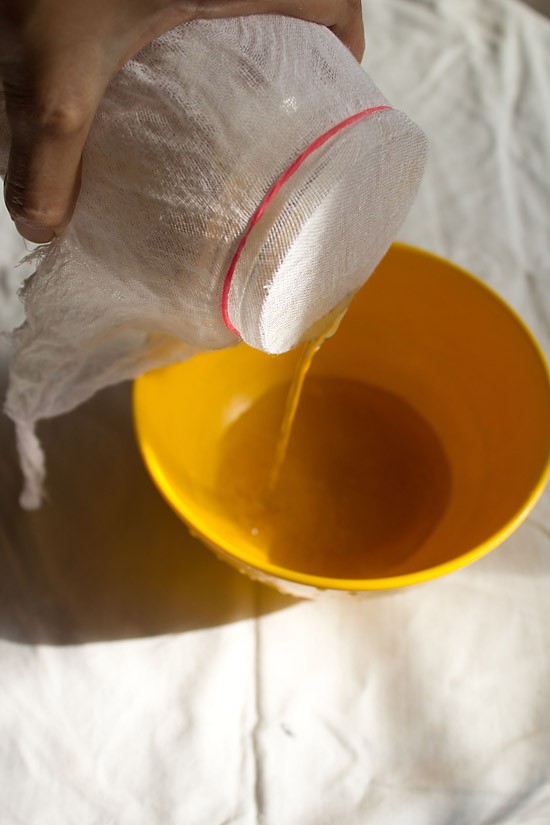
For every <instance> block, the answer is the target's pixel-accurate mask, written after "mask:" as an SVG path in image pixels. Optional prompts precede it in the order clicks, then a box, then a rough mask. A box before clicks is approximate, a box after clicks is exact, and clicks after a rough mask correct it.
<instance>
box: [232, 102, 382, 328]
mask: <svg viewBox="0 0 550 825" xmlns="http://www.w3.org/2000/svg"><path fill="white" fill-rule="evenodd" d="M391 108H392V107H391V106H372V107H371V108H370V109H364V110H363V111H362V112H358V113H357V114H356V115H352V116H351V117H348V118H346V120H342V121H341V123H337V124H336V126H333V127H332V129H329V130H328V132H325V133H324V134H323V135H320V137H318V138H316V139H315V140H314V141H313V143H311V144H310V145H309V146H308V147H307V149H304V151H303V152H302V153H301V154H300V155H298V157H297V158H296V159H295V160H294V161H293V162H292V163H291V164H290V166H289V167H288V168H287V169H285V171H284V172H283V174H282V175H281V176H280V177H279V178H278V180H276V181H275V183H274V184H273V186H272V187H271V189H270V190H269V192H268V193H267V195H266V196H265V198H264V199H263V201H262V202H261V203H260V205H259V206H258V208H257V209H256V211H255V212H254V214H253V215H252V217H251V218H250V221H249V222H248V226H247V227H246V230H245V232H244V235H243V236H242V238H241V240H240V241H239V245H238V247H237V249H236V250H235V254H234V255H233V258H232V260H231V263H230V265H229V269H228V270H227V272H226V275H225V279H224V282H223V291H222V316H223V322H224V324H225V326H226V327H227V328H228V329H229V330H230V331H231V332H234V333H235V335H239V331H238V330H237V329H235V327H234V326H233V324H232V323H231V319H230V318H229V309H228V304H229V290H230V289H231V282H232V281H233V276H234V274H235V269H236V268H237V264H238V262H239V258H240V257H241V254H242V251H243V249H244V247H245V244H246V242H247V240H248V236H249V235H250V233H251V232H252V230H253V229H254V227H255V226H256V224H257V223H258V221H259V220H260V218H261V217H262V215H263V214H264V212H265V210H266V209H267V207H268V206H269V204H270V203H271V201H272V200H273V198H274V197H275V196H276V195H277V193H278V192H279V191H280V190H281V188H282V187H283V186H284V185H285V183H286V182H287V180H289V178H291V177H292V175H293V174H294V173H295V172H297V171H298V169H299V168H300V166H301V165H302V163H303V162H304V161H305V160H306V158H308V157H309V156H310V155H311V154H313V152H315V151H316V150H317V149H320V148H321V146H323V144H325V143H326V142H327V140H330V138H331V137H333V136H334V135H336V134H337V133H338V132H340V131H341V130H342V129H345V128H346V126H351V125H352V124H353V123H356V122H357V121H358V120H361V119H362V118H364V117H369V115H373V114H374V113H375V112H381V111H383V110H384V109H391Z"/></svg>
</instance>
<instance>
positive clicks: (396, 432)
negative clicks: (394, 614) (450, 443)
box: [217, 313, 450, 578]
mask: <svg viewBox="0 0 550 825" xmlns="http://www.w3.org/2000/svg"><path fill="white" fill-rule="evenodd" d="M342 315H343V313H340V315H339V316H338V317H336V318H333V319H332V322H331V323H330V324H329V325H328V328H327V326H326V325H325V328H324V330H321V331H317V335H316V337H315V338H314V340H312V341H311V343H309V344H307V345H306V346H305V348H304V351H303V353H302V355H301V357H300V359H299V361H298V363H297V365H296V367H295V371H294V375H293V377H292V379H291V382H290V385H289V384H287V385H276V386H274V387H273V388H272V389H271V390H269V391H268V392H267V393H266V394H265V395H264V396H262V397H260V398H259V399H258V400H257V401H256V403H254V404H253V405H252V406H251V407H250V408H249V409H248V410H247V411H245V412H244V413H243V414H242V415H241V416H240V417H239V418H238V419H237V420H236V421H235V422H234V424H233V425H232V426H231V427H230V428H229V429H228V430H227V432H226V437H225V440H224V443H223V450H222V454H221V462H220V472H219V477H218V483H217V488H218V490H219V503H220V505H221V507H222V508H223V509H224V510H225V512H226V513H227V516H228V518H230V519H231V521H232V522H233V523H234V524H238V525H239V527H240V529H242V531H243V535H246V536H248V537H249V539H248V540H250V537H253V538H252V540H253V543H254V546H255V548H256V551H257V552H258V554H260V555H262V556H263V557H267V558H269V559H270V561H272V562H273V563H275V564H279V565H281V566H283V567H289V568H290V569H293V570H299V571H302V572H306V573H313V574H317V575H327V576H335V577H339V578H360V577H367V576H371V575H378V574H380V573H381V572H382V571H384V572H386V571H388V570H396V569H401V568H402V566H403V565H404V564H406V563H407V559H408V558H409V557H410V556H411V554H412V553H414V552H415V549H416V548H417V547H419V546H420V545H421V544H422V542H423V541H424V540H425V538H426V536H427V535H429V534H430V532H431V531H432V529H433V528H434V525H435V524H437V522H438V520H439V518H440V516H441V513H442V512H443V511H444V509H445V507H446V502H447V500H448V496H449V489H450V486H449V485H450V476H449V470H448V465H447V462H446V457H445V455H444V453H443V452H442V450H441V446H440V442H439V440H438V438H437V436H436V435H435V434H434V433H433V431H432V430H431V428H430V427H429V426H428V425H427V423H426V422H425V421H424V420H423V419H422V418H420V416H419V415H418V414H417V413H416V412H415V411H414V410H413V409H412V408H411V407H410V406H409V405H408V404H407V403H406V402H405V401H403V400H402V399H401V398H399V397H398V396H396V395H393V394H392V393H389V392H387V391H385V390H383V389H381V388H378V387H375V386H371V385H369V384H363V383H361V382H357V381H354V380H351V379H348V378H340V377H336V376H334V377H333V376H325V375H322V374H321V375H310V376H309V378H308V380H307V381H306V380H305V379H306V377H307V375H308V371H309V370H310V367H311V364H312V362H313V359H314V357H315V354H316V353H317V352H318V351H319V349H320V347H321V346H322V344H323V342H324V341H325V340H326V339H327V338H328V337H330V336H331V335H332V334H333V333H334V331H335V330H336V328H337V326H338V323H339V321H340V320H341V317H342Z"/></svg>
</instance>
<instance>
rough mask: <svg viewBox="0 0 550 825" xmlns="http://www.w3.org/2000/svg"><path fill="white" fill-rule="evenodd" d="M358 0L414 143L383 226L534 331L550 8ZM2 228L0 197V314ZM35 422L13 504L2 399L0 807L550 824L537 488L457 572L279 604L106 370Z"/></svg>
mask: <svg viewBox="0 0 550 825" xmlns="http://www.w3.org/2000/svg"><path fill="white" fill-rule="evenodd" d="M365 12H366V30H367V54H366V57H365V65H366V66H367V67H368V69H369V71H370V73H371V74H372V76H373V78H374V79H375V81H376V82H377V83H378V84H379V85H380V86H381V88H382V89H383V90H384V91H385V93H386V94H387V95H388V97H389V98H390V100H392V102H393V103H394V104H395V105H397V106H402V107H403V108H405V109H406V110H407V111H408V112H409V113H410V114H411V115H412V116H413V117H414V118H415V119H417V121H418V122H419V123H420V125H421V126H423V127H424V129H425V130H426V132H427V133H428V135H429V138H430V141H431V159H430V163H429V169H428V173H427V176H426V180H425V183H424V184H423V188H422V191H421V194H420V197H419V199H418V202H417V204H416V206H415V208H414V211H413V213H412V214H411V216H410V219H409V220H408V222H407V225H406V227H405V228H404V230H403V233H402V237H403V238H404V239H405V240H408V241H410V242H413V243H415V244H417V245H421V246H425V247H427V248H429V249H431V250H434V251H435V252H438V253H440V254H443V255H445V256H447V257H449V258H451V259H452V260H454V261H456V262H458V263H459V264H462V265H464V266H466V267H467V268H469V269H471V270H473V271H474V272H476V273H477V274H478V275H480V276H481V277H483V278H484V279H485V280H486V281H487V282H488V283H490V284H491V285H492V286H493V287H495V288H496V289H498V290H499V291H500V292H501V294H502V295H503V296H504V297H505V298H506V299H508V301H509V302H510V303H511V304H512V305H513V306H514V307H515V308H516V309H517V310H518V311H519V312H520V313H521V314H522V315H523V316H524V318H525V319H526V320H527V322H528V323H529V324H530V325H531V327H532V329H533V330H534V332H535V333H536V335H537V336H538V338H539V340H540V342H541V344H542V346H543V347H544V348H545V350H546V353H547V355H548V354H549V353H550V219H549V208H550V105H549V104H550V23H549V22H548V21H546V20H545V19H544V18H543V17H542V16H540V15H537V14H535V13H534V12H531V11H529V10H528V9H527V8H526V7H524V6H520V5H519V4H514V3H512V2H506V1H505V0H460V2H457V0H368V2H367V3H365ZM22 248H23V247H22V243H21V242H20V241H19V240H18V239H17V237H16V236H15V234H14V232H13V230H12V229H11V226H10V223H9V220H8V219H7V218H6V216H5V215H4V214H3V215H2V217H1V227H0V261H1V264H0V293H1V302H0V326H1V328H3V329H7V328H9V327H10V326H12V325H13V323H15V322H16V321H17V320H18V319H20V310H19V308H18V305H17V300H16V298H15V294H14V290H15V287H16V284H17V282H18V280H19V279H20V278H21V276H22V270H21V269H20V270H14V269H13V268H12V264H13V263H14V262H15V261H16V260H17V259H18V257H19V256H20V254H21V251H22ZM465 333H467V331H465ZM2 374H3V375H4V376H5V358H4V368H3V373H2ZM42 432H43V434H44V437H45V442H46V448H47V451H48V457H49V465H50V473H51V477H50V483H49V489H50V501H49V503H48V504H47V505H46V506H45V507H44V508H43V510H42V511H41V512H39V513H24V512H22V511H21V510H19V509H18V507H17V505H16V498H17V492H18V488H19V483H20V481H19V476H18V472H17V468H16V458H15V453H14V447H13V443H12V430H11V425H10V424H9V422H8V421H7V420H5V419H3V420H2V421H1V424H0V821H1V822H2V825H19V824H20V823H22V824H24V825H73V823H74V825H111V823H112V825H253V823H254V824H255V823H260V822H261V823H263V825H341V824H342V823H346V825H386V823H388V825H417V823H418V825H501V824H503V823H506V824H507V825H512V824H513V825H515V823H518V825H520V824H521V825H547V823H548V822H549V821H550V497H549V494H548V492H547V493H546V494H545V495H544V496H543V499H542V500H541V502H540V503H539V505H538V506H537V508H536V510H535V512H534V514H533V515H532V516H531V517H530V518H529V520H528V521H527V522H526V524H525V525H524V526H523V527H522V528H521V529H520V530H518V532H517V533H516V534H515V535H514V536H513V537H512V538H511V539H510V540H508V541H507V542H506V544H505V545H504V546H503V547H501V548H500V549H499V550H497V551H495V552H494V553H492V554H491V555H489V556H488V557H486V558H485V559H484V560H482V561H480V562H478V563H477V564H475V565H474V566H472V567H470V568H468V569H466V570H464V571H461V572H460V573H457V574H454V575H452V576H450V577H447V578H445V579H441V580H439V581H437V582H433V583H431V584H429V585H425V586H423V587H419V588H417V589H413V590H411V591H407V592H402V593H399V594H397V595H392V596H385V597H384V596H381V597H376V598H372V599H371V600H368V601H360V600H358V599H352V598H349V597H348V598H346V597H343V598H341V599H326V598H325V599H321V600H320V601H318V602H312V603H308V602H302V603H301V602H293V601H292V600H290V599H287V598H284V597H282V596H279V595H278V594H276V593H272V592H271V591H269V590H266V589H265V588H263V587H260V586H258V585H255V584H252V583H250V582H248V581H247V580H246V579H244V578H242V577H240V576H239V575H238V574H237V573H234V572H233V571H232V570H230V569H229V568H226V567H225V566H224V565H222V564H221V563H220V562H218V561H216V560H215V559H214V558H213V557H212V556H211V555H210V554H209V553H208V552H207V551H206V550H204V549H203V548H202V547H201V546H200V545H199V544H197V543H196V542H195V541H193V540H192V539H190V538H189V537H188V536H187V535H186V533H185V531H184V530H183V528H182V527H181V525H180V523H179V521H178V520H177V518H176V517H175V516H174V515H173V514H172V513H171V511H170V510H169V509H168V507H167V506H165V504H164V503H163V501H162V500H161V499H160V497H159V496H158V495H157V493H156V492H155V490H154V488H153V486H152V484H151V483H150V481H149V480H148V477H147V475H146V473H145V470H144V469H143V467H142V465H141V462H140V459H139V457H138V455H137V451H136V447H135V445H134V439H133V435H132V429H131V418H130V409H129V389H128V387H119V388H115V389H113V390H109V391H107V392H104V393H102V394H100V395H99V396H97V397H96V398H95V399H94V400H93V401H92V402H90V403H88V404H87V405H85V406H84V407H82V408H81V409H80V410H77V411H76V412H75V413H72V414H71V415H69V416H66V417H64V418H61V419H58V420H56V421H52V422H49V423H47V424H45V425H44V426H43V429H42Z"/></svg>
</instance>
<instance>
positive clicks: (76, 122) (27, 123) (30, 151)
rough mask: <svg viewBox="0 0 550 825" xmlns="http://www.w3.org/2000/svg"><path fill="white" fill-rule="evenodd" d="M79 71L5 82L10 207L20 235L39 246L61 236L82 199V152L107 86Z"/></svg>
mask: <svg viewBox="0 0 550 825" xmlns="http://www.w3.org/2000/svg"><path fill="white" fill-rule="evenodd" d="M81 65H82V66H83V67H85V66H86V61H85V60H82V61H81ZM88 66H89V64H88ZM81 71H82V73H81V72H79V70H78V67H73V69H72V70H71V71H70V72H67V70H66V69H64V68H63V67H61V66H60V67H56V68H55V69H54V70H53V71H49V72H48V73H47V74H45V75H44V76H43V77H41V78H40V81H39V82H37V83H21V81H20V80H19V78H16V79H15V82H14V83H10V82H9V81H6V79H5V80H4V90H5V95H6V114H7V117H8V121H9V125H10V129H11V148H10V156H9V163H8V172H7V176H6V181H5V185H4V190H5V199H6V205H7V207H8V210H9V212H10V215H11V217H12V219H13V220H14V221H15V224H16V226H17V229H18V231H19V232H20V233H21V235H23V237H25V238H27V240H29V241H34V242H35V243H47V242H48V241H50V240H52V238H53V237H54V235H56V234H58V233H60V232H62V231H63V229H64V228H65V227H66V226H67V224H68V222H69V220H70V218H71V215H72V212H73V209H74V205H75V203H76V199H77V197H78V192H79V189H80V170H81V158H82V150H83V148H84V143H85V141H86V137H87V135H88V131H89V129H90V125H91V122H92V120H93V117H94V114H95V111H96V108H97V105H98V103H99V100H100V98H101V95H102V93H103V91H104V85H106V84H103V83H101V82H100V81H99V82H93V81H91V80H90V76H89V75H88V76H87V77H86V76H85V75H84V72H89V69H85V68H83V69H82V70H81ZM67 78H70V81H71V82H70V84H69V83H68V82H67Z"/></svg>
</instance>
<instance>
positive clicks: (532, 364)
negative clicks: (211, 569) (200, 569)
mask: <svg viewBox="0 0 550 825" xmlns="http://www.w3.org/2000/svg"><path fill="white" fill-rule="evenodd" d="M298 355H299V353H297V352H292V353H289V354H287V355H284V356H279V357H270V356H266V355H264V354H262V353H259V352H256V351H254V350H252V349H250V348H248V347H247V346H245V345H240V346H238V347H235V348H233V349H229V350H225V351H222V352H216V353H209V354H206V355H200V356H197V357H196V358H194V359H192V360H191V361H188V362H186V363H183V364H179V365H177V366H173V367H168V368H165V369H161V370H157V371H154V372H151V373H148V374H147V375H144V376H143V377H141V378H139V379H138V380H137V381H136V382H135V386H134V414H135V423H136V430H137V437H138V441H139V445H140V448H141V451H142V453H143V456H144V459H145V462H146V464H147V467H148V468H149V471H150V473H151V475H152V477H153V479H154V481H155V482H156V484H157V485H158V487H159V489H160V490H161V492H162V493H163V494H164V496H165V497H166V499H167V500H168V502H169V503H170V504H171V505H172V507H173V508H174V509H175V510H176V512H177V513H178V514H179V515H180V516H181V517H182V518H183V519H184V521H185V522H186V523H187V524H188V525H189V527H190V528H191V530H192V531H193V532H194V533H196V534H198V535H199V536H200V537H201V538H202V539H203V540H204V541H205V543H206V544H207V545H208V546H209V547H210V548H212V549H213V550H214V551H215V552H217V553H218V554H219V555H220V556H221V557H222V558H223V559H225V560H226V561H228V562H230V563H232V564H234V565H235V566H237V567H238V568H239V569H240V570H241V571H242V572H245V573H247V574H249V575H251V576H253V577H254V578H257V579H259V580H261V581H265V582H268V583H271V584H274V585H275V586H276V587H278V588H279V589H282V590H284V591H286V592H289V593H292V594H295V595H300V596H311V595H314V594H315V592H316V591H319V590H334V591H349V592H353V593H357V592H361V591H380V590H390V589H393V588H398V587H403V586H406V585H411V584H416V583H419V582H422V581H426V580H428V579H432V578H435V577H437V576H441V575H443V574H445V573H449V572H451V571H453V570H457V569H458V568H461V567H464V566H465V565H467V564H469V563H470V562H472V561H474V560H475V559H478V558H480V557H481V556H483V555H484V554H485V553H488V552H489V551H490V550H492V549H493V548H495V547H497V546H498V545H499V544H500V543H501V542H502V541H504V539H506V538H507V537H508V536H509V535H510V534H511V533H512V532H513V531H514V530H515V529H516V528H517V527H518V526H519V524H520V523H521V522H522V521H523V520H524V519H525V517H526V516H527V514H528V513H529V511H530V510H531V509H532V508H533V506H534V505H535V503H536V501H537V499H538V498H539V496H540V494H541V493H542V490H543V487H544V485H545V482H546V481H547V479H548V475H549V472H550V379H549V372H548V367H547V365H546V363H545V360H544V357H543V355H542V353H541V351H540V349H539V348H538V347H537V344H536V343H535V341H534V339H533V338H532V336H531V335H530V333H529V332H528V330H527V329H526V327H525V326H524V325H523V324H522V322H521V321H520V320H519V318H518V317H517V316H516V315H515V314H514V313H513V312H512V311H511V309H510V308H509V307H508V306H507V305H506V304H505V303H504V302H503V301H502V300H501V299H500V298H499V297H498V296H497V295H496V294H495V293H493V292H492V291H490V290H489V289H488V288H487V287H486V286H484V284H482V283H481V282H480V281H478V280H477V279H475V278H474V277H472V276H471V275H469V274H468V273H467V272H464V271H463V270H461V269H459V268H458V267H456V266H453V265H452V264H450V263H448V262H447V261H444V260H442V259H440V258H437V257H435V256H433V255H430V254H428V253H426V252H422V251H419V250H416V249H413V248H411V247H407V246H404V245H399V244H396V245H395V246H393V247H392V249H391V250H390V252H389V253H388V254H387V256H386V257H385V259H384V260H383V261H382V263H381V264H380V266H379V268H378V269H377V271H376V273H375V274H374V275H373V276H372V278H371V279H370V281H369V282H368V283H367V285H366V286H365V287H364V288H363V290H362V291H361V292H360V293H359V294H358V295H357V296H356V298H355V300H354V301H353V303H352V305H351V307H350V309H349V311H348V313H347V315H346V317H345V319H344V321H343V323H342V324H341V326H340V329H339V330H338V332H337V333H336V335H335V336H334V337H333V338H332V339H331V340H330V341H328V342H327V343H326V344H325V345H324V346H323V348H322V349H321V351H320V353H319V354H318V355H317V357H316V359H315V361H314V364H313V367H312V370H311V375H312V376H313V377H312V378H311V379H310V380H311V381H315V380H317V379H319V380H336V382H337V381H338V380H343V381H351V382H355V384H354V386H356V385H357V382H358V383H359V384H360V385H361V386H364V387H365V393H367V395H365V398H366V399H367V401H366V402H365V403H367V404H368V403H371V402H369V401H368V398H371V400H372V406H373V410H374V408H375V407H376V408H377V409H378V413H376V410H374V412H373V416H374V418H372V420H371V417H369V416H370V413H369V412H368V410H367V412H366V413H365V412H361V415H362V416H364V420H365V426H364V430H365V432H367V433H368V432H369V431H371V430H372V432H373V433H374V435H373V437H372V439H371V442H370V447H369V445H368V444H367V442H365V444H363V443H362V446H361V445H358V448H357V464H358V465H359V466H358V474H357V475H354V484H355V488H356V487H357V486H358V485H359V486H360V487H361V486H362V485H364V495H363V493H362V492H361V495H363V499H361V497H360V496H359V499H358V500H359V502H361V501H363V502H364V508H365V512H366V513H367V516H366V517H368V518H369V519H370V521H369V522H368V523H369V524H373V525H376V529H375V528H374V527H373V530H374V532H375V533H376V540H375V539H374V538H373V537H372V536H371V535H370V534H369V531H368V529H367V530H365V538H364V559H365V563H364V565H363V566H361V564H359V566H358V564H357V554H356V555H355V557H354V562H353V564H352V563H351V562H349V560H348V561H347V557H346V554H345V552H341V549H342V548H336V547H334V548H333V551H334V552H333V553H332V554H330V561H329V562H327V551H326V548H325V550H324V551H323V552H324V553H325V555H324V557H322V558H321V556H319V558H318V559H316V557H315V553H313V555H312V554H311V553H310V554H309V556H308V557H307V559H306V560H304V557H303V556H302V555H301V552H300V548H299V547H293V546H287V547H285V548H278V550H277V551H275V550H274V551H273V552H271V550H270V548H269V547H265V546H261V543H259V542H258V539H257V537H256V536H255V535H254V532H255V531H250V530H249V529H245V528H244V527H243V525H242V524H241V523H239V522H238V521H237V520H234V519H232V518H231V517H230V516H228V513H227V510H226V509H225V508H224V507H222V506H220V478H223V477H224V475H223V474H224V472H225V478H227V468H225V470H224V468H223V467H222V466H221V464H222V463H223V462H224V461H225V460H226V458H227V456H226V457H225V458H224V449H225V448H223V445H224V444H226V443H227V437H228V432H229V431H230V430H231V428H234V427H236V426H238V423H239V421H244V420H245V419H244V418H243V416H245V415H247V414H249V412H250V410H251V409H253V408H254V406H255V405H258V404H259V402H260V401H261V399H262V398H265V397H266V394H269V392H270V391H272V390H273V389H274V388H277V387H282V385H284V384H285V382H288V381H289V380H290V378H291V376H292V373H293V369H294V366H295V364H296V361H297V358H298ZM306 385H307V380H306ZM334 386H335V387H336V388H337V387H338V386H339V385H338V383H335V384H334ZM342 386H343V385H342ZM367 391H368V392H367ZM368 393H370V395H368ZM352 395H353V393H352ZM350 398H352V396H350ZM377 399H378V400H377ZM363 401H364V399H363ZM346 403H347V404H348V406H349V404H350V403H353V398H352V401H351V402H350V400H349V398H348V400H347V402H346ZM362 403H363V402H362ZM387 403H389V404H390V407H388V409H389V410H390V412H391V415H390V413H388V414H387V415H386V414H385V413H384V410H385V409H386V406H385V405H386V404H387ZM334 405H335V406H334V410H335V411H336V412H335V419H334V428H335V431H336V430H337V429H338V426H339V423H340V426H343V425H342V423H341V422H339V421H338V397H336V398H335V399H334ZM377 405H378V406H377ZM392 405H393V406H392ZM258 409H259V407H258ZM365 409H367V408H365ZM380 410H381V411H382V412H380ZM392 410H393V412H392ZM400 410H401V412H399V411H400ZM403 411H404V412H403ZM402 412H403V415H402V414H401V413H402ZM405 413H406V414H405ZM376 415H378V418H377V419H376V421H375V418H376ZM362 420H363V419H362V418H361V421H362ZM373 422H375V424H376V426H375V424H374V423H373ZM373 428H374V429H373ZM376 428H378V429H376ZM413 431H414V432H415V433H416V435H415V438H416V437H418V439H420V441H422V443H423V444H424V447H423V448H422V449H423V451H422V450H417V452H415V451H414V449H413V448H412V447H411V448H410V449H409V446H410V445H409V441H410V440H411V439H412V435H411V433H413ZM297 437H298V436H297ZM419 443H420V442H419ZM365 445H366V446H365ZM248 446H249V449H248V453H249V456H252V459H253V458H254V455H255V450H256V445H255V443H254V442H252V443H250V444H249V445H248ZM415 449H416V448H415ZM362 451H363V452H362ZM365 451H366V452H365ZM226 452H227V451H226V450H225V453H226ZM371 453H372V456H373V458H372V460H371ZM426 456H428V458H426ZM430 456H431V457H430ZM386 464H387V465H388V466H385V465H386ZM390 465H391V466H390ZM424 465H425V466H424ZM361 473H363V475H361ZM415 474H416V475H415ZM357 479H359V481H357ZM312 483H314V479H312ZM356 492H357V491H356V490H355V492H354V495H355V494H356ZM376 508H378V511H377V510H376ZM421 510H422V513H423V515H422V516H421V515H419V514H420V511H421ZM417 511H418V512H417ZM314 516H315V529H318V530H319V535H322V533H323V519H324V517H325V513H324V512H319V513H318V514H314ZM419 519H420V521H419ZM422 519H423V521H422ZM421 521H422V523H421ZM392 530H393V532H392ZM329 550H330V548H329ZM348 562H349V563H348Z"/></svg>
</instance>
